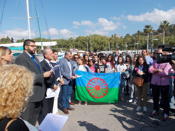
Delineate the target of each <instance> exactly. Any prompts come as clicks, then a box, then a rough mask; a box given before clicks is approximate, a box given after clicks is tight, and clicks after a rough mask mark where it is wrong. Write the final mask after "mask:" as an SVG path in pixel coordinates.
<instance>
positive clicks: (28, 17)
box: [26, 0, 31, 39]
mask: <svg viewBox="0 0 175 131" xmlns="http://www.w3.org/2000/svg"><path fill="white" fill-rule="evenodd" d="M26 11H27V25H28V38H29V39H31V26H30V19H31V17H30V9H29V0H26Z"/></svg>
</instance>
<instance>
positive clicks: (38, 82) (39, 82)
mask: <svg viewBox="0 0 175 131" xmlns="http://www.w3.org/2000/svg"><path fill="white" fill-rule="evenodd" d="M36 61H37V63H38V64H39V67H40V70H39V69H38V67H37V66H36V64H35V63H34V62H33V60H32V59H31V58H30V56H29V55H28V54H27V53H26V52H23V53H22V54H21V55H19V56H18V57H17V58H16V60H15V63H16V64H18V65H22V66H25V67H26V68H27V69H29V70H30V71H31V72H33V73H34V74H35V79H34V87H33V95H32V96H31V97H30V98H29V101H30V102H39V101H42V100H43V99H44V96H45V87H44V78H43V72H42V68H41V65H40V63H39V60H38V59H37V58H36Z"/></svg>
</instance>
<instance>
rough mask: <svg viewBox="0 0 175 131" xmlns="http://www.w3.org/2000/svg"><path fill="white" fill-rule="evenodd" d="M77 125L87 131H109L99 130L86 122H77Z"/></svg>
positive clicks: (105, 130)
mask: <svg viewBox="0 0 175 131" xmlns="http://www.w3.org/2000/svg"><path fill="white" fill-rule="evenodd" d="M78 124H79V125H80V126H84V127H85V128H86V130H87V131H109V130H107V129H101V128H99V127H97V126H95V125H94V124H92V123H89V122H87V121H78Z"/></svg>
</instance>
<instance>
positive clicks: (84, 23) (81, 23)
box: [73, 20, 93, 26]
mask: <svg viewBox="0 0 175 131" xmlns="http://www.w3.org/2000/svg"><path fill="white" fill-rule="evenodd" d="M73 24H74V25H75V26H93V22H91V21H90V20H83V21H80V22H79V21H73Z"/></svg>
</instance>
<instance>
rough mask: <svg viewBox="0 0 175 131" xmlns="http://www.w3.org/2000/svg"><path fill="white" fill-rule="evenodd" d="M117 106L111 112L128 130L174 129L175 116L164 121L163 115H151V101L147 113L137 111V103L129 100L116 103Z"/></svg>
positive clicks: (162, 130)
mask: <svg viewBox="0 0 175 131" xmlns="http://www.w3.org/2000/svg"><path fill="white" fill-rule="evenodd" d="M115 106H116V107H115V108H112V109H111V112H112V113H111V114H109V115H112V116H113V117H114V118H116V119H117V121H119V122H120V124H121V125H122V127H123V128H124V129H125V130H126V131H174V130H175V117H174V116H172V117H171V118H170V119H169V120H167V121H162V117H161V116H158V117H156V118H152V117H150V114H151V111H152V110H151V109H152V108H151V106H152V104H151V103H148V109H149V110H148V112H147V113H142V112H140V113H136V111H135V109H136V104H131V103H128V102H120V103H117V104H115Z"/></svg>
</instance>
